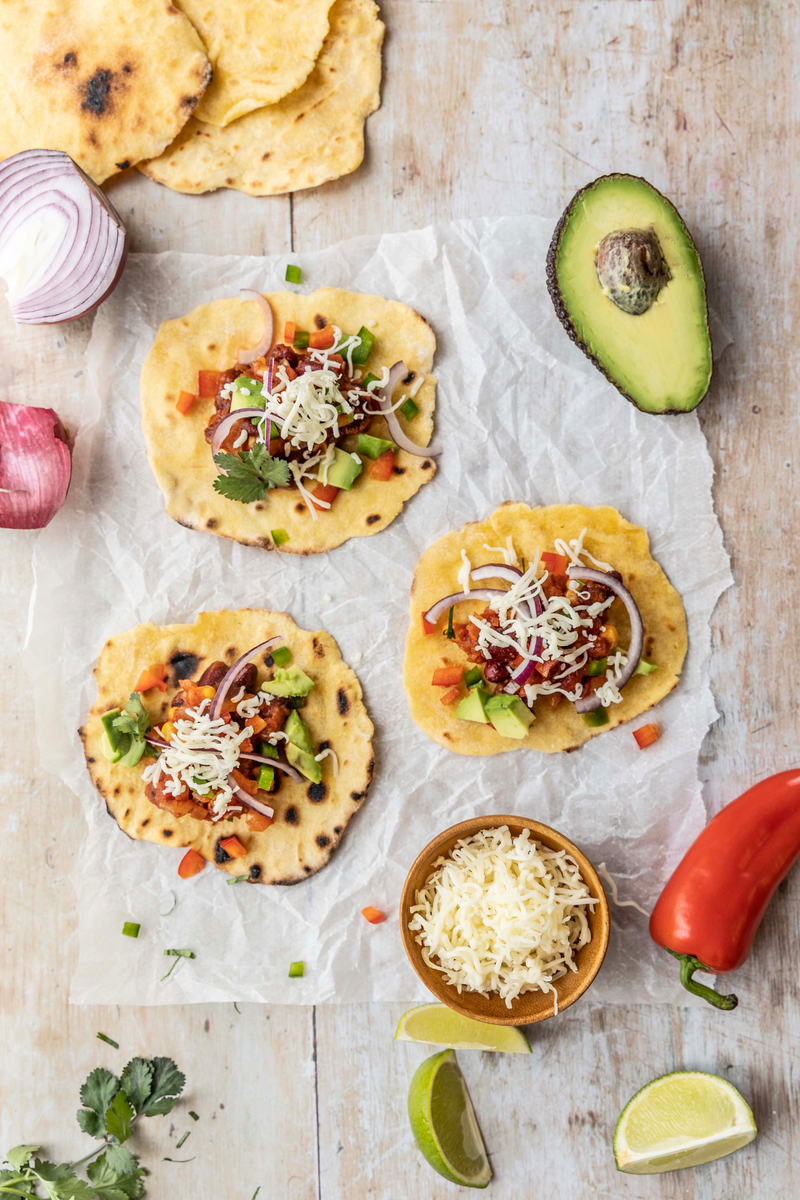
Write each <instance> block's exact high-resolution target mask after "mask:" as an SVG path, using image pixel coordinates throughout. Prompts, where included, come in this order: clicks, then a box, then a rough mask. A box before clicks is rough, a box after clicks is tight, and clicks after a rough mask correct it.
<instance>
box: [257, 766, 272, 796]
mask: <svg viewBox="0 0 800 1200" xmlns="http://www.w3.org/2000/svg"><path fill="white" fill-rule="evenodd" d="M274 782H275V768H274V767H261V769H260V770H259V772H258V786H259V788H260V790H261V791H262V792H270V791H272V785H273V783H274Z"/></svg>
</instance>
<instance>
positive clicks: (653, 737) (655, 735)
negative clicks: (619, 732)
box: [633, 721, 661, 750]
mask: <svg viewBox="0 0 800 1200" xmlns="http://www.w3.org/2000/svg"><path fill="white" fill-rule="evenodd" d="M633 736H634V737H635V738H636V745H637V746H638V747H639V749H640V750H646V749H647V747H648V746H652V744H653V742H657V741H658V739H659V738H660V737H661V726H660V725H659V724H658V722H657V721H653V722H652V724H650V725H640V726H639V728H638V729H634V731H633Z"/></svg>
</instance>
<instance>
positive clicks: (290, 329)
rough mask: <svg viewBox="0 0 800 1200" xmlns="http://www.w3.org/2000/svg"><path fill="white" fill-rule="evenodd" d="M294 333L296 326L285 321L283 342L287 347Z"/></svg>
mask: <svg viewBox="0 0 800 1200" xmlns="http://www.w3.org/2000/svg"><path fill="white" fill-rule="evenodd" d="M296 333H297V326H296V325H295V323H294V321H287V322H286V324H285V325H284V327H283V340H284V342H285V343H286V345H287V346H291V344H292V342H293V341H294V335H295V334H296Z"/></svg>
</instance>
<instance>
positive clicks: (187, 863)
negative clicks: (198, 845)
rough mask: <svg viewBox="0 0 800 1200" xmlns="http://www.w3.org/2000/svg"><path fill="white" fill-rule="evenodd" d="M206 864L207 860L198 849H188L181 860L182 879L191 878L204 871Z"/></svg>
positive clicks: (179, 868)
mask: <svg viewBox="0 0 800 1200" xmlns="http://www.w3.org/2000/svg"><path fill="white" fill-rule="evenodd" d="M205 865H206V860H205V859H204V858H203V856H202V854H198V853H197V851H196V850H187V851H186V853H185V854H184V856H183V858H182V859H181V861H180V866H179V867H178V874H179V875H180V877H181V879H191V878H192V876H193V875H196V874H197V873H198V871H202V869H203V867H204V866H205Z"/></svg>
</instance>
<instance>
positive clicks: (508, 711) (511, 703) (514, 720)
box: [485, 692, 533, 741]
mask: <svg viewBox="0 0 800 1200" xmlns="http://www.w3.org/2000/svg"><path fill="white" fill-rule="evenodd" d="M485 711H486V716H487V717H488V718H489V720H490V721H491V723H492V725H494V727H495V729H496V730H497V732H498V733H499V734H500V736H501V737H507V738H516V739H517V740H518V741H521V740H522V738H524V737H525V735H526V733H527V732H528V730H529V729H530V726H531V724H532V722H533V713H532V712H531V710H530V709H529V708H526V707H525V705H524V704H523V703H522V701H521V700H520V698H519V696H509V695H508V693H507V692H498V693H497V695H496V696H490V697H489V699H488V700H487V701H486V708H485Z"/></svg>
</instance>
